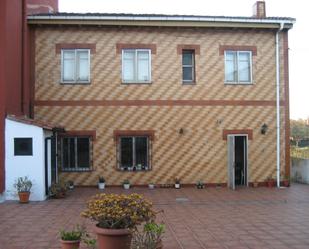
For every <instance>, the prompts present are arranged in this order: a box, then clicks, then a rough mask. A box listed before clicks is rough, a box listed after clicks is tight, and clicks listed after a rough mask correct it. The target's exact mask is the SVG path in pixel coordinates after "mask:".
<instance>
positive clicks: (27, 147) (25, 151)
mask: <svg viewBox="0 0 309 249" xmlns="http://www.w3.org/2000/svg"><path fill="white" fill-rule="evenodd" d="M32 154H33V153H32V138H14V155H15V156H32Z"/></svg>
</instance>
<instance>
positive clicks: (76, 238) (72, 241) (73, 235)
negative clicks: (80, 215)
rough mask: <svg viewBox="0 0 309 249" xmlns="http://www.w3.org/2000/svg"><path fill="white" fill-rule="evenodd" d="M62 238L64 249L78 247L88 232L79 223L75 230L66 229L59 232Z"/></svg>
mask: <svg viewBox="0 0 309 249" xmlns="http://www.w3.org/2000/svg"><path fill="white" fill-rule="evenodd" d="M59 234H60V238H61V240H60V241H61V248H62V249H78V248H79V245H80V241H81V240H82V238H83V236H84V235H85V234H86V230H85V228H84V227H81V226H79V225H77V226H76V227H75V228H73V230H69V231H66V230H64V229H62V230H60V232H59Z"/></svg>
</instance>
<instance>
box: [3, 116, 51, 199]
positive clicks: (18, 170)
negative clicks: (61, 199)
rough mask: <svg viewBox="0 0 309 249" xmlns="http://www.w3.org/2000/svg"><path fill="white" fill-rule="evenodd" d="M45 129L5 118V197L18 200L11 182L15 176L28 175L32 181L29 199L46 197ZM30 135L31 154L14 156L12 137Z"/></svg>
mask: <svg viewBox="0 0 309 249" xmlns="http://www.w3.org/2000/svg"><path fill="white" fill-rule="evenodd" d="M47 135H50V134H47V133H46V131H45V132H44V130H43V129H42V128H41V127H37V126H34V125H28V124H23V123H19V122H16V121H12V120H9V119H6V120H5V199H6V200H18V195H17V193H16V190H15V188H14V187H13V184H14V182H15V180H16V178H18V177H20V176H28V177H29V178H30V179H31V180H32V183H33V186H32V189H31V195H30V201H41V200H45V199H46V195H45V161H44V151H45V148H44V146H45V145H44V139H45V137H46V136H47ZM16 137H20V138H22V137H32V142H33V145H32V146H33V147H32V148H33V155H32V156H14V138H16Z"/></svg>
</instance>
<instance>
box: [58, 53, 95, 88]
mask: <svg viewBox="0 0 309 249" xmlns="http://www.w3.org/2000/svg"><path fill="white" fill-rule="evenodd" d="M65 51H71V52H74V53H75V58H74V65H75V66H74V77H75V80H73V81H71V80H64V78H63V76H64V52H65ZM85 51H86V52H88V75H89V76H88V80H78V79H77V72H78V66H79V61H77V53H78V52H85ZM61 83H63V84H76V83H82V84H87V83H90V49H61Z"/></svg>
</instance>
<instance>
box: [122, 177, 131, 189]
mask: <svg viewBox="0 0 309 249" xmlns="http://www.w3.org/2000/svg"><path fill="white" fill-rule="evenodd" d="M122 184H123V188H124V189H130V181H129V179H125V180H124V181H123V182H122Z"/></svg>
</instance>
